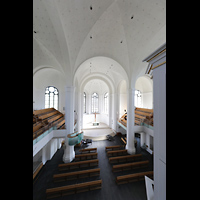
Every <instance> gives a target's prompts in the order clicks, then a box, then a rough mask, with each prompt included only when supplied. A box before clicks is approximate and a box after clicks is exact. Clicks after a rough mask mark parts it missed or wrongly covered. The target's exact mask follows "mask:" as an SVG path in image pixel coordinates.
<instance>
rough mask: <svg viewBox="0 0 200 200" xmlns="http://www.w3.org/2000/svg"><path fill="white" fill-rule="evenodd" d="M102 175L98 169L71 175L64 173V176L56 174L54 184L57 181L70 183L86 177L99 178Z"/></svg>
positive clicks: (71, 173)
mask: <svg viewBox="0 0 200 200" xmlns="http://www.w3.org/2000/svg"><path fill="white" fill-rule="evenodd" d="M99 175H100V168H96V169H89V170H82V171H76V172H70V173H62V174H55V175H53V180H54V182H56V181H68V180H73V179H78V178H85V177H92V176H99Z"/></svg>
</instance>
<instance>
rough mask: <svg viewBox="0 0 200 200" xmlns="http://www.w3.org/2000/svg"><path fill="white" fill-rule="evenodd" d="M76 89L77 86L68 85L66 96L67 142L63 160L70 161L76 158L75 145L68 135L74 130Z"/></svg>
mask: <svg viewBox="0 0 200 200" xmlns="http://www.w3.org/2000/svg"><path fill="white" fill-rule="evenodd" d="M74 91H75V87H73V86H70V87H66V96H65V126H66V134H65V144H64V148H65V149H64V155H63V162H64V163H69V162H71V161H72V160H73V159H74V158H75V151H74V146H69V145H68V137H67V135H68V134H70V133H73V132H74Z"/></svg>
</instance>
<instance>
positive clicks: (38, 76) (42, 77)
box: [33, 68, 65, 112]
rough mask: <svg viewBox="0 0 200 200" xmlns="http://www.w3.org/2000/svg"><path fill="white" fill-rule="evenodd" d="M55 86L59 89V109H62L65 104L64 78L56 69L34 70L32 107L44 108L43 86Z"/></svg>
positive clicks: (36, 108) (61, 110)
mask: <svg viewBox="0 0 200 200" xmlns="http://www.w3.org/2000/svg"><path fill="white" fill-rule="evenodd" d="M47 86H55V87H56V88H57V89H58V91H59V109H58V110H59V111H60V112H64V111H63V107H64V106H65V78H64V76H63V75H62V74H61V73H60V72H59V71H57V70H55V69H51V68H44V69H41V70H39V71H38V72H36V73H35V74H34V76H33V101H34V102H35V103H33V109H34V110H39V109H44V108H45V88H46V87H47Z"/></svg>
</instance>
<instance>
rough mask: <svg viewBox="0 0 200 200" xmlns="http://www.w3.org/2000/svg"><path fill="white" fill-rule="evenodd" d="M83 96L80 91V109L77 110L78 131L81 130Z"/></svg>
mask: <svg viewBox="0 0 200 200" xmlns="http://www.w3.org/2000/svg"><path fill="white" fill-rule="evenodd" d="M82 96H83V95H81V93H80V92H78V111H77V115H78V119H77V131H78V133H80V132H81V121H82V120H81V116H82V115H81V114H82V112H81V101H82Z"/></svg>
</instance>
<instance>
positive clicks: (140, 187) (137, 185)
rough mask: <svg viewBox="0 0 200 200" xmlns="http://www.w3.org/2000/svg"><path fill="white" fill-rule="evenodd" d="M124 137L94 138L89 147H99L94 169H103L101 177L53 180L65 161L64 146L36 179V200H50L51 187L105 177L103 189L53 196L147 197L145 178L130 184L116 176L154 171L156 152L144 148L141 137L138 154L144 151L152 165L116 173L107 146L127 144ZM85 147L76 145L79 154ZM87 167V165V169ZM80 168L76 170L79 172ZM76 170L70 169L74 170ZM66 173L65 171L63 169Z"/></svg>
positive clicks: (138, 199) (91, 198)
mask: <svg viewBox="0 0 200 200" xmlns="http://www.w3.org/2000/svg"><path fill="white" fill-rule="evenodd" d="M120 138H121V137H120V136H115V137H114V140H113V141H108V140H102V141H93V142H92V144H91V145H89V146H88V147H87V148H93V147H96V148H97V153H98V159H99V165H98V166H96V167H93V168H100V176H99V177H90V178H84V179H77V180H71V181H66V182H58V183H54V182H53V175H54V174H57V173H61V172H59V171H58V164H61V163H63V161H62V156H63V149H62V148H60V149H59V150H58V151H57V152H56V153H55V155H54V156H53V157H52V159H51V160H50V161H48V162H47V163H46V164H45V165H44V166H43V168H42V169H41V171H40V172H39V174H38V175H37V176H36V178H35V180H34V182H33V200H42V199H46V194H45V191H46V189H47V188H53V187H59V186H64V185H69V184H76V183H82V182H86V181H93V180H99V179H102V188H101V189H99V190H94V191H88V192H84V193H79V194H72V195H67V196H63V197H57V198H52V199H56V200H63V199H67V200H85V199H87V200H94V199H95V200H111V199H115V200H125V199H126V200H146V199H147V197H146V188H145V181H138V182H131V183H127V184H122V185H117V184H116V182H115V179H116V177H117V176H120V175H125V174H131V173H137V172H142V171H149V170H153V163H152V158H153V157H152V155H150V154H149V153H148V152H146V151H145V150H143V149H141V148H140V145H139V144H140V138H137V137H136V139H137V144H138V145H137V148H136V153H137V154H138V153H141V154H142V160H149V166H148V167H147V168H142V169H134V170H128V171H122V172H115V173H113V172H112V164H110V163H109V160H108V157H107V155H106V151H105V147H106V146H113V145H119V144H123V143H122V141H121V139H120ZM80 148H82V147H75V153H76V154H79V152H78V150H79V149H80ZM84 169H87V168H84ZM79 170H80V169H76V170H74V171H79ZM71 171H73V170H70V172H71ZM62 173H64V172H62Z"/></svg>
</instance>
